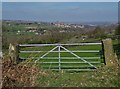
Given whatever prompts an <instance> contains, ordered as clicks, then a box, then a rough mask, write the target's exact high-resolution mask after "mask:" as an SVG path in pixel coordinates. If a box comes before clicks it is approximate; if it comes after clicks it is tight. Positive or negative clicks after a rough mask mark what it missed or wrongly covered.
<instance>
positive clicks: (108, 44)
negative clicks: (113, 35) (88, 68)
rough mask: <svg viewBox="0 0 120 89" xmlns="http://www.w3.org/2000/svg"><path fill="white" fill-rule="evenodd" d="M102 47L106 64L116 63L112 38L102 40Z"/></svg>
mask: <svg viewBox="0 0 120 89" xmlns="http://www.w3.org/2000/svg"><path fill="white" fill-rule="evenodd" d="M102 43H103V47H104V56H105V64H106V66H112V65H115V64H116V57H115V53H114V50H113V45H112V40H111V39H110V38H108V39H104V40H102Z"/></svg>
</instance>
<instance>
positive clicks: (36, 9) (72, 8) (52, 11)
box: [2, 2, 118, 22]
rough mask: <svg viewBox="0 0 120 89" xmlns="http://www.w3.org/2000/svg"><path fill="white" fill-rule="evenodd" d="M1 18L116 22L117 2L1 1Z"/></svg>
mask: <svg viewBox="0 0 120 89" xmlns="http://www.w3.org/2000/svg"><path fill="white" fill-rule="evenodd" d="M2 18H3V19H8V20H9V19H11V20H34V21H47V22H49V21H50V22H53V21H62V22H117V20H118V3H117V2H44V3H43V2H3V3H2Z"/></svg>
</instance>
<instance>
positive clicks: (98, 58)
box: [19, 45, 103, 69]
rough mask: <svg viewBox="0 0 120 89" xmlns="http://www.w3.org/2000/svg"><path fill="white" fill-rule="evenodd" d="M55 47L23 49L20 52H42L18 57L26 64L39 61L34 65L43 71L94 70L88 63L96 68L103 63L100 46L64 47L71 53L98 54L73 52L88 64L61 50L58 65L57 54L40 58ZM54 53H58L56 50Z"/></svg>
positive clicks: (21, 54) (51, 53)
mask: <svg viewBox="0 0 120 89" xmlns="http://www.w3.org/2000/svg"><path fill="white" fill-rule="evenodd" d="M54 47H55V46H44V47H23V48H21V49H20V50H21V51H42V52H37V53H36V52H31V53H20V54H19V57H20V58H23V59H27V60H25V61H24V63H26V62H29V63H31V62H33V63H35V61H36V59H39V60H38V61H37V62H36V63H39V64H38V65H39V66H40V67H42V68H43V69H59V66H60V67H61V69H94V67H93V66H91V65H90V64H89V63H91V64H92V65H94V66H96V67H100V66H101V64H102V63H103V58H102V57H103V55H102V53H101V50H102V47H101V45H86V46H84V45H83V46H64V47H65V48H67V49H68V50H71V51H76V50H77V51H79V50H84V51H85V50H86V51H87V50H94V51H95V50H96V51H99V52H73V53H74V54H76V55H78V56H79V57H81V58H82V59H84V60H85V61H87V62H89V63H85V62H84V61H83V60H82V59H81V58H77V57H76V56H75V55H73V54H71V53H70V52H67V51H65V50H64V49H63V48H61V49H60V50H61V51H64V52H61V53H60V56H61V58H60V59H61V60H60V62H61V63H60V64H59V58H58V56H59V52H50V53H49V54H47V55H46V56H44V57H43V58H40V57H41V56H42V55H44V54H46V53H47V51H49V50H51V49H53V48H54ZM54 51H58V48H56V49H55V50H54Z"/></svg>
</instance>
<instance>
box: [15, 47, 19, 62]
mask: <svg viewBox="0 0 120 89" xmlns="http://www.w3.org/2000/svg"><path fill="white" fill-rule="evenodd" d="M15 57H16V58H15V59H16V62H17V64H18V63H19V45H16V56H15Z"/></svg>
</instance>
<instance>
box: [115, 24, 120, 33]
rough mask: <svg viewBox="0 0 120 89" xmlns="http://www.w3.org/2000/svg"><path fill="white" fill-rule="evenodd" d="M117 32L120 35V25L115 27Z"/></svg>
mask: <svg viewBox="0 0 120 89" xmlns="http://www.w3.org/2000/svg"><path fill="white" fill-rule="evenodd" d="M115 34H116V35H120V25H118V26H117V27H116V29H115Z"/></svg>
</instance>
